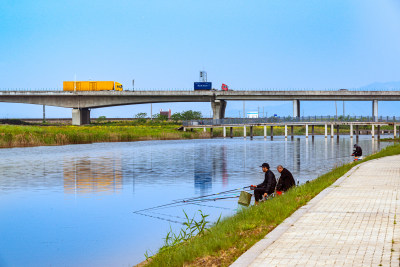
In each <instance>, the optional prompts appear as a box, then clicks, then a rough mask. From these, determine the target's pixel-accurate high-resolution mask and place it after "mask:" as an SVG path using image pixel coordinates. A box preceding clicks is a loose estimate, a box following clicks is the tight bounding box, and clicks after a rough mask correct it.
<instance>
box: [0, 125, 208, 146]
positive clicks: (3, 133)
mask: <svg viewBox="0 0 400 267" xmlns="http://www.w3.org/2000/svg"><path fill="white" fill-rule="evenodd" d="M178 127H179V125H174V124H166V125H145V126H143V125H137V126H134V125H90V126H26V125H23V126H22V125H0V148H9V147H28V146H45V145H67V144H87V143H95V142H128V141H142V140H174V139H197V138H210V133H209V132H208V133H205V132H203V131H200V130H198V131H193V132H191V131H188V132H183V131H178V130H177V128H178Z"/></svg>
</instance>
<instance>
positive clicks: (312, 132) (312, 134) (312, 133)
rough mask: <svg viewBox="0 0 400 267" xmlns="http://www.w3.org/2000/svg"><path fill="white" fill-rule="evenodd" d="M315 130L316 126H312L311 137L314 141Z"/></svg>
mask: <svg viewBox="0 0 400 267" xmlns="http://www.w3.org/2000/svg"><path fill="white" fill-rule="evenodd" d="M314 128H315V126H314V125H311V136H312V138H313V139H314Z"/></svg>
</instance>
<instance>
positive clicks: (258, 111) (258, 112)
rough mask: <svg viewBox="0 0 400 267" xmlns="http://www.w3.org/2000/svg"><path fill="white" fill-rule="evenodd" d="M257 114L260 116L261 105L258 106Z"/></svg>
mask: <svg viewBox="0 0 400 267" xmlns="http://www.w3.org/2000/svg"><path fill="white" fill-rule="evenodd" d="M257 116H258V118H260V106H258V107H257Z"/></svg>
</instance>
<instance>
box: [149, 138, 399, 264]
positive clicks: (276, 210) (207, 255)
mask: <svg viewBox="0 0 400 267" xmlns="http://www.w3.org/2000/svg"><path fill="white" fill-rule="evenodd" d="M397 154H400V145H394V146H389V147H386V148H385V149H383V150H381V151H380V152H378V153H376V154H373V155H370V156H367V157H365V159H364V160H363V161H356V162H353V163H349V164H345V165H343V166H340V167H337V168H335V169H333V170H332V171H330V172H328V173H326V174H324V175H322V176H320V177H318V178H317V179H315V180H313V181H311V182H309V183H306V184H303V185H301V186H298V187H296V188H293V189H291V190H289V191H288V192H287V193H286V194H284V195H282V196H279V197H276V198H273V199H271V200H268V201H266V202H264V203H261V204H260V205H258V206H252V207H250V208H244V209H242V210H240V211H239V212H237V214H235V215H234V216H232V217H227V218H224V219H222V220H221V221H220V222H219V223H218V224H217V225H215V226H213V227H211V228H210V229H209V230H208V231H207V232H206V233H205V234H203V235H202V236H199V237H194V238H192V239H190V240H188V241H186V242H183V243H180V244H178V245H176V246H174V247H173V248H170V249H168V250H165V251H162V252H160V253H158V254H156V255H155V256H153V257H152V258H151V259H150V260H148V261H146V262H145V264H146V266H228V265H230V264H231V263H232V262H234V261H235V260H236V259H237V258H238V257H239V256H240V255H241V254H242V253H244V252H245V251H246V250H248V249H249V248H250V247H251V246H253V245H254V244H255V243H256V242H257V241H259V240H260V239H262V238H263V237H264V236H265V235H266V234H267V233H269V232H270V231H271V230H273V229H274V228H275V227H276V226H277V225H279V224H280V223H281V222H282V221H283V220H285V219H286V218H288V217H289V216H290V215H291V214H292V213H293V212H295V211H296V210H297V209H299V208H300V207H301V206H303V205H305V204H306V203H307V202H308V201H310V200H311V199H312V198H313V197H315V196H316V195H317V194H318V193H320V192H321V191H322V190H323V189H325V188H327V187H328V186H330V185H332V183H334V182H335V181H336V180H337V179H338V178H340V177H341V176H343V175H344V174H345V173H346V172H348V171H349V170H350V169H351V168H353V167H354V166H356V165H358V164H360V163H361V162H365V161H368V160H371V159H376V158H380V157H385V156H391V155H397Z"/></svg>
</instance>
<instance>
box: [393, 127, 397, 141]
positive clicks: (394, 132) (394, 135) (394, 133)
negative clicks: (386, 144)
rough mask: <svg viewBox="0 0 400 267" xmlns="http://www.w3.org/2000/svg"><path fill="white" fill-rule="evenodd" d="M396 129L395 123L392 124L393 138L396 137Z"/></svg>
mask: <svg viewBox="0 0 400 267" xmlns="http://www.w3.org/2000/svg"><path fill="white" fill-rule="evenodd" d="M396 130H397V126H396V124H393V138H396V137H397V133H396Z"/></svg>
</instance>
